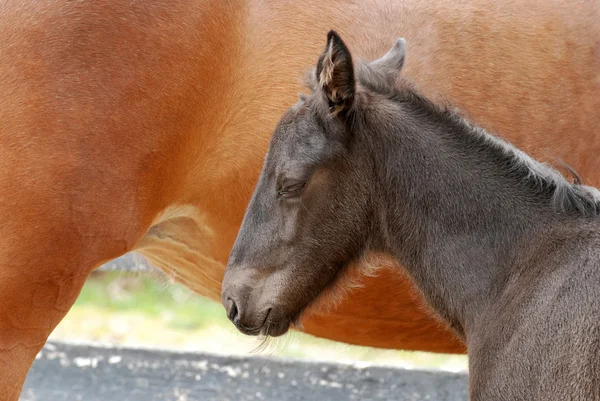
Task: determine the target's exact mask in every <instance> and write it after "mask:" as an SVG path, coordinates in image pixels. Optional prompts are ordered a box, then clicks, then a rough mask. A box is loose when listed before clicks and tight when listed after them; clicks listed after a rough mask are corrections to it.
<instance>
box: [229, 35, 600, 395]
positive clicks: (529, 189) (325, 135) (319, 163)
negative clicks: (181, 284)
mask: <svg viewBox="0 0 600 401" xmlns="http://www.w3.org/2000/svg"><path fill="white" fill-rule="evenodd" d="M327 39H328V40H327V47H326V49H325V51H324V53H323V54H322V56H321V57H320V59H319V61H318V63H317V67H316V73H315V74H314V76H313V80H312V93H311V94H310V95H309V96H307V97H305V98H303V99H301V100H300V101H299V102H298V103H297V104H296V105H295V106H293V107H292V108H291V109H290V110H289V111H288V112H287V113H286V115H285V116H284V117H283V118H282V120H281V122H280V123H279V125H278V127H277V128H276V130H275V133H274V136H273V138H272V140H271V144H270V149H269V153H268V155H267V157H266V161H265V164H264V167H263V171H262V174H261V177H260V181H259V183H258V185H257V188H256V190H255V193H254V195H253V198H252V200H251V202H250V205H249V207H248V210H247V212H246V216H245V218H244V221H243V224H242V227H241V230H240V232H239V234H238V238H237V240H236V243H235V245H234V247H233V250H232V252H231V255H230V259H229V263H228V267H227V271H226V274H225V278H224V280H223V303H224V305H225V307H226V309H227V312H228V316H229V318H230V319H231V320H232V321H233V323H234V324H235V325H236V326H237V327H238V329H239V330H241V331H242V332H244V333H246V334H250V335H256V334H263V335H271V336H277V335H281V334H283V333H285V332H286V331H287V330H288V328H289V326H290V324H293V323H294V322H296V321H297V319H298V317H299V315H300V314H301V313H302V312H303V311H304V310H305V309H306V308H307V306H309V305H312V304H313V303H314V302H315V300H316V299H317V298H318V297H319V295H320V294H322V293H323V292H324V291H325V290H328V289H329V288H331V287H332V286H333V285H334V284H335V283H337V281H339V278H340V277H341V275H342V274H343V272H344V270H345V269H346V268H347V266H348V265H349V263H350V262H352V261H354V260H356V259H358V258H360V257H361V256H362V255H364V254H365V253H366V252H368V251H376V252H385V253H388V254H390V255H392V256H393V257H395V258H396V259H397V260H398V261H399V262H400V263H401V264H402V265H404V266H405V267H406V269H407V271H408V273H409V274H410V276H411V277H412V279H413V280H414V281H415V283H416V285H417V286H418V287H419V288H420V289H421V291H422V292H423V294H424V295H425V298H426V299H427V301H428V302H429V305H430V306H431V308H432V309H433V310H434V311H436V312H437V313H438V314H439V315H440V316H441V317H442V318H443V319H444V320H445V321H446V322H448V324H449V325H450V326H451V327H452V328H453V329H454V330H455V331H456V333H457V335H459V336H460V337H461V338H463V339H464V340H465V342H466V343H467V344H468V349H469V369H470V397H471V399H472V400H544V401H547V400H560V401H565V400H600V263H599V260H600V221H599V219H598V214H599V213H600V196H599V192H598V191H596V190H595V189H594V188H591V187H587V186H583V185H578V184H572V183H570V182H568V181H567V180H565V179H564V178H563V177H562V176H561V175H560V174H559V173H557V172H556V171H555V170H553V169H551V168H550V167H547V166H545V165H543V164H541V163H539V162H537V161H535V160H533V159H532V158H530V157H529V156H527V155H526V154H524V153H523V152H521V151H519V150H517V149H515V148H514V147H512V146H511V145H509V144H508V143H505V142H504V141H502V140H500V139H498V138H496V137H494V136H492V135H490V134H488V133H486V132H485V131H484V130H482V129H481V128H477V127H475V126H473V125H471V124H470V123H468V122H467V121H466V120H465V119H463V118H461V117H460V116H459V115H457V114H456V113H455V112H453V111H450V110H447V109H444V108H440V107H438V106H435V105H434V104H432V103H431V102H430V101H428V100H427V99H425V98H423V97H422V96H420V95H419V94H417V93H416V92H415V91H414V90H413V89H411V88H410V87H409V86H408V84H407V83H406V82H403V81H402V79H401V78H399V72H400V70H401V68H402V65H403V63H404V54H405V50H404V48H405V45H404V41H403V40H402V39H399V40H398V41H397V42H396V43H395V45H394V47H393V48H392V49H391V50H390V51H389V52H388V53H387V54H386V55H385V56H383V57H382V58H381V59H379V60H376V61H374V62H371V63H357V64H356V65H355V64H354V63H353V61H352V58H351V55H350V53H349V51H348V49H347V47H346V46H345V44H344V43H343V41H342V40H341V39H340V37H339V36H338V35H337V34H336V33H335V32H330V33H329V34H328V38H327Z"/></svg>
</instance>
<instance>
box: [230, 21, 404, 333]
mask: <svg viewBox="0 0 600 401" xmlns="http://www.w3.org/2000/svg"><path fill="white" fill-rule="evenodd" d="M403 62H404V40H403V39H398V40H397V41H396V43H395V44H394V46H393V48H392V49H391V50H390V51H389V52H388V53H387V54H386V55H385V56H383V57H382V58H381V59H378V60H376V61H373V62H371V63H369V64H361V65H359V66H358V69H356V67H355V65H354V64H353V62H352V57H351V55H350V52H349V51H348V49H347V47H346V45H345V44H344V42H343V41H342V40H341V39H340V37H339V36H338V35H337V34H336V33H335V32H333V31H332V32H329V34H328V36H327V46H326V48H325V50H324V52H323V54H322V55H321V57H320V58H319V60H318V62H317V66H316V69H315V73H314V75H313V77H312V82H311V87H312V93H311V94H310V95H309V96H306V97H303V98H301V99H300V101H299V102H298V103H297V104H296V105H294V106H293V107H291V109H290V110H288V112H287V113H286V114H285V115H284V116H283V117H282V119H281V121H280V122H279V124H278V126H277V128H276V129H275V133H274V135H273V137H272V139H271V143H270V148H269V152H268V154H267V156H266V160H265V164H264V167H263V170H262V173H261V176H260V179H259V182H258V184H257V187H256V189H255V192H254V195H253V197H252V199H251V201H250V204H249V206H248V209H247V211H246V215H245V217H244V221H243V223H242V226H241V228H240V231H239V234H238V237H237V240H236V242H235V245H234V247H233V249H232V252H231V255H230V257H229V262H228V265H227V270H226V274H225V277H224V279H223V303H224V306H225V308H226V309H227V313H228V316H229V318H230V319H231V320H232V321H233V323H234V324H235V325H236V326H237V328H238V329H239V330H241V331H242V332H244V333H246V334H250V335H255V334H263V335H270V336H278V335H281V334H283V333H285V332H286V331H287V330H288V328H289V326H290V324H292V323H294V321H296V320H297V319H298V318H299V316H300V314H301V313H302V311H303V310H304V309H305V308H306V307H307V306H308V305H310V304H311V303H312V302H313V301H314V300H315V299H316V298H317V297H318V296H319V294H321V293H322V292H323V291H324V290H325V289H327V288H329V287H330V286H332V285H333V284H334V283H335V282H336V279H337V278H338V276H339V275H340V273H341V272H343V271H344V269H345V267H346V266H347V265H348V264H349V263H351V262H352V261H354V260H356V259H357V258H359V257H360V256H361V255H362V254H363V253H364V251H365V249H366V247H367V244H366V241H367V240H368V239H369V237H370V236H369V231H370V230H372V229H373V221H374V220H376V216H375V213H374V212H373V208H372V207H369V206H370V204H371V203H372V202H373V199H372V196H373V195H372V192H373V191H372V187H371V181H372V180H371V176H370V175H371V173H372V172H373V163H372V161H371V160H370V158H369V157H368V155H365V154H364V152H360V143H359V142H358V141H357V140H356V138H353V136H352V135H351V134H350V131H349V129H348V126H349V125H350V124H352V121H351V120H352V119H353V118H354V113H353V110H354V109H355V108H356V107H358V103H359V102H360V101H361V98H362V97H365V96H369V93H368V91H367V90H366V89H364V88H363V87H362V85H361V82H362V81H363V80H368V81H369V82H370V84H371V85H379V86H380V87H381V88H380V89H385V88H383V87H384V86H386V85H390V88H391V87H392V86H393V85H394V83H395V80H396V78H397V76H398V73H399V72H400V69H401V67H402V64H403ZM357 78H358V79H357Z"/></svg>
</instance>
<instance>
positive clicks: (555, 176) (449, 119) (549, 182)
mask: <svg viewBox="0 0 600 401" xmlns="http://www.w3.org/2000/svg"><path fill="white" fill-rule="evenodd" d="M358 67H359V73H358V74H357V78H358V82H357V83H358V86H359V87H362V88H363V89H366V90H368V91H370V92H372V93H376V94H379V95H382V96H384V97H386V98H388V99H389V100H391V101H393V102H396V103H401V104H403V105H404V106H405V107H409V108H410V109H412V110H414V111H416V112H418V113H419V114H420V115H422V116H425V117H426V118H428V119H432V120H434V121H438V122H440V123H442V124H445V125H449V126H451V127H452V128H453V129H452V132H455V133H456V135H460V136H461V137H462V138H463V139H466V140H467V141H468V142H469V145H473V146H477V147H479V148H480V149H482V150H483V151H484V152H485V153H487V154H488V155H489V156H491V157H492V158H494V159H495V160H496V162H497V164H498V165H499V166H501V167H503V168H505V169H506V172H507V174H508V175H509V176H510V177H513V178H515V179H516V180H517V181H518V182H520V183H522V184H524V185H526V186H527V187H528V188H529V189H530V190H532V191H533V192H534V193H535V194H537V195H538V196H541V197H542V198H543V199H548V200H550V201H551V202H552V204H553V205H554V207H555V208H556V209H557V210H561V211H563V212H566V213H571V214H578V215H581V216H585V217H590V216H598V215H600V191H599V190H598V189H596V188H594V187H590V186H587V185H582V183H581V179H580V178H579V175H578V174H577V172H576V171H574V170H573V169H572V168H571V167H570V166H568V165H566V164H564V163H563V164H564V166H563V167H565V168H566V169H567V170H568V171H569V172H570V173H571V174H573V176H574V178H575V180H574V182H573V183H571V182H569V181H568V180H567V179H566V178H565V177H564V176H563V175H562V174H561V173H560V172H558V171H557V170H556V169H554V168H553V167H551V166H550V165H548V164H547V163H542V162H540V161H537V160H535V159H534V158H532V157H531V156H529V155H528V154H526V153H525V152H523V151H521V150H520V149H518V148H516V147H515V146H513V145H512V144H510V143H509V142H507V141H505V140H503V139H501V138H500V137H499V136H496V135H494V134H491V133H489V132H487V131H486V130H485V129H483V128H481V127H479V126H477V125H476V124H474V123H472V122H471V121H469V119H468V118H467V117H465V116H464V115H463V114H462V113H461V112H460V111H459V110H458V109H456V108H453V107H452V106H451V105H450V103H449V102H446V103H445V104H442V105H437V104H435V103H433V102H432V101H431V100H429V99H427V98H426V97H425V96H423V95H422V94H420V93H419V91H418V89H417V88H416V87H415V86H414V85H413V84H412V83H411V82H409V81H408V80H407V79H404V78H399V79H398V80H397V82H396V83H394V84H391V83H390V81H389V80H386V79H383V76H382V75H381V74H379V73H377V71H373V70H372V69H371V68H370V67H369V66H368V65H367V64H360V65H359V66H358ZM306 78H307V79H305V84H306V86H307V87H308V88H309V89H310V90H311V92H313V91H315V90H316V89H317V85H316V82H315V76H314V73H313V74H311V75H310V76H307V77H306Z"/></svg>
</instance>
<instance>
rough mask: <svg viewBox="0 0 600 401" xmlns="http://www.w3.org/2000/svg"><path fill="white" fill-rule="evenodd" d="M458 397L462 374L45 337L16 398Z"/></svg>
mask: <svg viewBox="0 0 600 401" xmlns="http://www.w3.org/2000/svg"><path fill="white" fill-rule="evenodd" d="M79 400H82V401H154V400H161V401H196V400H197V401H250V400H252V401H256V400H267V401H300V400H303V401H305V400H311V401H313V400H314V401H342V400H343V401H353V400H357V401H358V400H361V401H379V400H390V401H391V400H397V401H421V400H428V401H458V400H467V376H466V375H465V374H454V373H438V372H436V373H434V372H425V371H411V370H403V369H396V368H389V369H388V368H380V367H363V368H360V367H357V366H348V365H335V364H325V363H307V362H300V361H288V360H281V359H274V358H273V359H270V358H264V357H247V358H239V357H222V356H214V355H206V354H195V353H176V352H169V351H163V350H143V349H132V348H113V347H100V346H90V345H75V344H67V343H57V342H49V343H48V344H47V345H46V346H45V347H44V349H43V350H42V352H41V353H40V354H39V355H38V358H37V360H36V361H35V363H34V365H33V367H32V369H31V371H30V373H29V376H28V378H27V381H26V383H25V387H24V390H23V395H22V396H21V401H79Z"/></svg>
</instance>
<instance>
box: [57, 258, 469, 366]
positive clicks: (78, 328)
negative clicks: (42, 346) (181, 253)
mask: <svg viewBox="0 0 600 401" xmlns="http://www.w3.org/2000/svg"><path fill="white" fill-rule="evenodd" d="M101 269H102V270H97V271H95V272H94V273H93V274H92V275H91V277H90V278H89V280H88V282H87V284H86V285H85V287H84V288H83V291H82V292H81V295H80V296H79V298H78V300H77V302H76V303H75V305H74V306H73V308H72V309H71V311H70V312H69V314H68V315H67V316H66V318H65V319H64V320H63V321H62V322H61V323H60V325H59V326H58V327H57V328H56V329H55V330H54V332H53V334H52V336H51V337H50V339H54V340H63V341H76V342H97V343H105V344H106V343H110V344H119V345H125V346H133V347H145V348H153V347H156V348H167V349H171V350H182V351H194V352H210V353H215V354H221V355H244V356H247V355H253V354H254V355H263V356H278V357H283V358H285V357H292V358H294V359H304V360H313V361H330V362H336V363H355V364H363V365H379V366H396V367H402V368H406V369H434V370H444V371H452V372H463V371H466V370H467V358H466V356H459V355H445V354H432V353H426V352H408V351H393V350H380V349H375V348H368V347H357V346H352V345H347V344H343V343H337V342H333V341H328V340H324V339H320V338H316V337H312V336H310V335H307V334H303V333H299V332H295V331H294V332H291V333H289V334H287V335H285V336H283V337H281V338H277V339H269V341H268V342H267V343H263V342H262V341H261V340H259V339H257V338H254V337H247V336H244V335H242V334H241V333H239V332H238V331H237V330H236V329H235V327H234V326H233V325H232V324H231V323H230V322H229V321H228V320H227V316H226V315H225V310H224V308H223V307H222V306H221V304H220V303H216V302H213V301H210V300H208V299H206V298H203V297H201V296H199V295H197V294H195V293H193V292H192V291H190V290H188V289H187V288H186V287H184V286H182V285H181V284H177V283H173V282H170V281H169V279H168V278H167V277H166V276H165V275H163V274H162V273H161V272H160V271H159V270H157V269H154V268H153V267H152V266H150V265H149V264H148V263H147V261H146V260H145V259H144V258H143V257H141V256H139V255H136V254H127V255H125V256H123V257H121V258H119V259H116V260H114V261H112V262H110V263H108V264H107V265H105V266H103V267H102V268H101ZM123 270H126V271H123Z"/></svg>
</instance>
